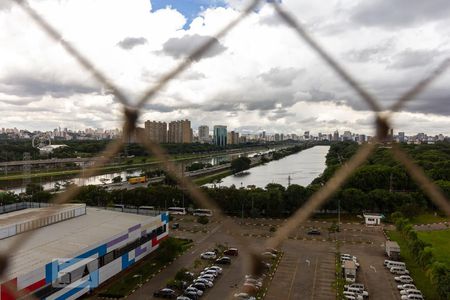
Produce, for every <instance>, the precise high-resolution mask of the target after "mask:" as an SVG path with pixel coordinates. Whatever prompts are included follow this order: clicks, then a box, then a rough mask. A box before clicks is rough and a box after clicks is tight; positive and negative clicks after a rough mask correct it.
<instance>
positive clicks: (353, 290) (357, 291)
mask: <svg viewBox="0 0 450 300" xmlns="http://www.w3.org/2000/svg"><path fill="white" fill-rule="evenodd" d="M346 291H347V292H350V293H353V294H356V295H361V296H363V297H369V292H367V291H365V290H364V289H360V288H357V287H348V288H347V289H346Z"/></svg>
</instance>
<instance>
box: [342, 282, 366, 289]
mask: <svg viewBox="0 0 450 300" xmlns="http://www.w3.org/2000/svg"><path fill="white" fill-rule="evenodd" d="M350 287H354V288H358V289H360V290H364V284H362V283H352V284H349V285H344V289H348V288H350Z"/></svg>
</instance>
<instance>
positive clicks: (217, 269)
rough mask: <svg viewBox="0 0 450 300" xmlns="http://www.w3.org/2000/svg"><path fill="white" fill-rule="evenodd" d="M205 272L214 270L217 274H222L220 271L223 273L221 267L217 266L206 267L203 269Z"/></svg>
mask: <svg viewBox="0 0 450 300" xmlns="http://www.w3.org/2000/svg"><path fill="white" fill-rule="evenodd" d="M206 270H215V271H217V273H219V274H222V271H223V269H222V268H221V267H218V266H211V267H207V268H205V269H204V271H206Z"/></svg>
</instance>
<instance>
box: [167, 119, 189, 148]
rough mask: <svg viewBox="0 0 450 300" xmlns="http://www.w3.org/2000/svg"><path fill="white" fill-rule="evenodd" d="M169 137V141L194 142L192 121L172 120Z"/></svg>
mask: <svg viewBox="0 0 450 300" xmlns="http://www.w3.org/2000/svg"><path fill="white" fill-rule="evenodd" d="M167 139H168V142H169V143H192V139H193V136H192V128H191V121H189V120H181V121H172V122H170V123H169V131H168V134H167Z"/></svg>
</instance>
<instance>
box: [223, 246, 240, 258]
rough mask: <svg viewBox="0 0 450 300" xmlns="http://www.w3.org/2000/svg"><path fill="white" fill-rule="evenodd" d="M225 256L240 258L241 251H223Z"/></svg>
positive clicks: (234, 249)
mask: <svg viewBox="0 0 450 300" xmlns="http://www.w3.org/2000/svg"><path fill="white" fill-rule="evenodd" d="M223 254H224V255H227V256H238V255H239V251H238V249H237V248H228V249H227V250H225V251H223Z"/></svg>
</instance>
